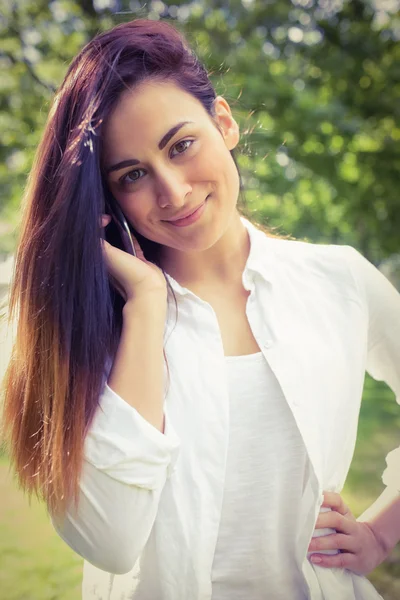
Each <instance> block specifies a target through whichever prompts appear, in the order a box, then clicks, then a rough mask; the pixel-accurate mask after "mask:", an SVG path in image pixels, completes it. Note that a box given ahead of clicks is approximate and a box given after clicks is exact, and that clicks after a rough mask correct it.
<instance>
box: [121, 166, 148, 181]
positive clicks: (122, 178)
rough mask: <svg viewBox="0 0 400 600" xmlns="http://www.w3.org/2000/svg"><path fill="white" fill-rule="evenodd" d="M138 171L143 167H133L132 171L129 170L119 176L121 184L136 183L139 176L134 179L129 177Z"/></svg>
mask: <svg viewBox="0 0 400 600" xmlns="http://www.w3.org/2000/svg"><path fill="white" fill-rule="evenodd" d="M139 171H144V169H135V170H134V171H129V173H127V174H126V175H124V176H123V177H121V179H120V182H121V183H122V184H125V183H136V181H138V180H139V179H140V177H135V178H134V179H131V175H135V174H136V173H139Z"/></svg>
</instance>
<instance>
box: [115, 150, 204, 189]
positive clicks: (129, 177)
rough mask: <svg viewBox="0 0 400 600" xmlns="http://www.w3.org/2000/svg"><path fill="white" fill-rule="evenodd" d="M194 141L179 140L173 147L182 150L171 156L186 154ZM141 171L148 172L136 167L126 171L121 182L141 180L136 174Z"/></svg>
mask: <svg viewBox="0 0 400 600" xmlns="http://www.w3.org/2000/svg"><path fill="white" fill-rule="evenodd" d="M193 142H194V140H181V141H180V142H177V143H176V144H175V145H174V146H172V149H176V148H182V150H181V151H178V152H177V153H176V154H172V153H171V157H173V156H177V155H179V154H184V152H186V150H187V149H188V148H189V147H190V146H191V145H192V144H193ZM140 171H142V172H144V173H145V172H146V171H144V169H134V170H133V171H129V173H126V175H124V176H123V177H121V179H120V183H121V184H122V185H133V184H134V183H136V182H137V181H139V179H141V177H140V176H137V177H136V176H135V175H136V174H137V173H139V172H140Z"/></svg>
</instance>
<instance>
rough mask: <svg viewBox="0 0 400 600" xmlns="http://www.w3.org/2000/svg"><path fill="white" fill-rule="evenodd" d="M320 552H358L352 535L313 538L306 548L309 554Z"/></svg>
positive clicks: (333, 534) (337, 534)
mask: <svg viewBox="0 0 400 600" xmlns="http://www.w3.org/2000/svg"><path fill="white" fill-rule="evenodd" d="M322 550H346V551H347V552H352V553H355V552H356V550H358V544H357V541H356V540H355V538H354V537H353V536H352V535H346V534H343V533H331V534H329V535H321V536H320V537H316V538H313V539H312V540H311V542H310V545H309V546H308V551H309V552H321V551H322Z"/></svg>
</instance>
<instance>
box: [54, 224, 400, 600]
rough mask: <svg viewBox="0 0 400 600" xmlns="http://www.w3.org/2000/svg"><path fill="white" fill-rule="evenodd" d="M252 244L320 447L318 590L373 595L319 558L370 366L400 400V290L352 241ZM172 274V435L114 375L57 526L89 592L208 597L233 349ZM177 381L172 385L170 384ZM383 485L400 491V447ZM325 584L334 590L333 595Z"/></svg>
mask: <svg viewBox="0 0 400 600" xmlns="http://www.w3.org/2000/svg"><path fill="white" fill-rule="evenodd" d="M242 222H243V223H244V225H245V226H246V228H247V230H248V232H249V235H250V242H251V249H250V255H249V258H248V260H247V264H246V266H245V269H244V272H243V285H244V287H245V288H246V289H247V290H249V291H250V295H249V299H248V302H247V308H246V314H247V317H248V320H249V323H250V326H251V329H252V332H253V335H254V337H255V339H256V340H257V342H258V344H259V347H260V349H261V351H262V353H263V355H264V357H265V359H266V360H267V361H268V363H269V365H270V367H271V369H272V370H273V372H274V374H275V376H276V378H277V380H278V382H279V384H280V386H281V388H282V391H283V394H284V397H285V399H286V401H287V403H288V405H289V407H290V409H291V410H292V413H293V415H294V418H295V420H296V423H297V426H298V428H299V430H300V433H301V435H302V438H303V440H304V443H305V447H306V450H307V453H308V456H309V469H308V471H309V477H308V484H307V485H306V486H305V492H304V496H303V498H302V501H301V502H302V505H301V515H302V520H301V524H300V530H301V531H302V534H301V535H300V536H299V538H298V540H297V542H296V552H297V558H298V564H299V565H302V571H303V574H304V596H305V597H308V598H310V599H311V600H338V598H340V600H354V599H357V600H374V599H377V598H380V597H381V596H380V595H379V594H378V592H377V591H376V590H375V589H374V587H373V586H372V584H371V583H370V582H369V581H368V580H367V579H366V578H365V577H363V576H359V575H356V574H354V573H352V572H351V571H348V570H343V569H326V568H322V567H318V566H317V565H313V564H311V563H310V561H309V560H308V557H307V550H308V545H309V542H310V540H311V537H312V536H313V534H315V532H314V528H315V522H316V519H317V517H318V514H319V510H320V507H321V504H322V500H323V495H322V493H323V491H335V492H341V490H342V488H343V485H344V482H345V479H346V476H347V473H348V470H349V466H350V463H351V460H352V456H353V451H354V446H355V441H356V431H357V422H358V416H359V409H360V401H361V397H362V391H363V384H364V377H365V371H366V370H367V371H368V372H369V373H370V375H371V376H372V377H374V378H375V379H378V380H383V381H385V382H386V383H387V384H388V385H389V386H390V387H391V389H392V390H393V391H394V392H395V394H396V396H397V401H398V402H400V294H399V293H398V292H397V291H396V290H395V288H394V287H393V286H392V284H391V283H389V281H388V280H387V279H386V278H385V277H384V276H383V275H382V274H381V273H380V271H378V269H376V268H375V267H374V266H373V265H372V264H371V263H370V262H368V261H367V260H366V259H365V258H364V257H363V256H362V255H361V254H360V253H359V252H358V251H357V250H355V249H354V248H352V247H351V246H344V245H326V244H313V243H306V242H302V241H294V240H283V239H278V238H271V237H269V236H267V235H266V234H265V233H264V232H262V231H261V230H259V229H257V228H256V227H255V226H254V225H252V224H251V223H250V222H249V221H247V220H246V219H244V218H242ZM168 277H169V281H170V282H171V285H172V286H173V289H174V291H175V294H176V297H177V302H178V320H177V323H176V325H175V317H176V314H175V310H174V302H173V300H172V297H171V295H170V293H169V298H168V305H169V310H168V315H167V319H166V326H165V343H166V346H165V349H166V354H167V359H168V364H169V369H170V385H169V388H168V385H167V381H166V397H165V403H164V410H165V423H166V427H165V434H163V433H161V432H160V431H158V430H157V429H156V428H155V427H153V426H152V425H151V424H150V423H148V422H147V421H146V420H145V419H144V418H143V417H142V416H141V415H140V414H139V413H138V412H137V411H136V410H135V409H134V408H133V407H131V406H130V405H128V403H127V402H125V401H124V400H123V399H122V398H120V397H119V396H118V395H117V394H116V393H114V392H113V390H111V389H110V387H109V386H108V385H107V383H106V377H107V371H108V370H109V368H110V365H108V366H107V369H106V375H105V384H104V390H103V393H102V395H101V398H100V405H101V408H100V409H99V410H98V411H97V413H96V415H95V419H94V422H93V424H92V426H91V429H90V431H89V433H88V434H87V437H86V440H85V456H84V469H83V475H82V478H81V482H80V488H81V505H80V510H79V512H78V514H73V513H72V512H71V511H70V512H69V513H68V514H67V517H66V519H65V521H64V522H62V523H56V522H55V521H54V519H53V524H54V526H55V528H56V530H57V532H58V533H59V535H60V536H61V537H62V538H63V539H64V540H65V542H66V543H67V544H68V545H69V546H70V547H71V548H72V549H73V550H75V551H76V552H77V553H78V554H80V555H81V556H82V557H83V558H84V559H85V562H84V577H83V599H84V600H94V599H98V600H100V599H102V600H122V599H127V598H129V599H134V600H210V599H211V594H212V586H211V569H212V561H213V556H214V550H215V546H216V542H217V536H218V527H219V522H220V517H221V506H222V497H223V488H224V473H225V468H226V456H227V445H228V410H229V398H228V385H227V378H226V370H225V359H224V350H223V346H222V341H221V335H220V330H219V326H218V322H217V318H216V316H215V313H214V311H213V309H212V307H211V306H210V305H209V304H208V303H207V302H205V301H203V300H201V299H200V298H199V297H198V296H196V295H195V294H194V293H192V292H191V291H189V290H188V289H186V288H184V287H182V286H181V285H179V284H178V283H177V282H176V281H175V280H174V279H172V277H170V276H168ZM167 388H168V392H167ZM382 478H383V483H384V484H385V485H386V486H394V487H396V489H398V490H400V448H398V449H396V450H393V451H392V452H391V453H389V455H388V457H387V468H386V469H385V471H384V473H383V476H382ZM321 590H322V593H321Z"/></svg>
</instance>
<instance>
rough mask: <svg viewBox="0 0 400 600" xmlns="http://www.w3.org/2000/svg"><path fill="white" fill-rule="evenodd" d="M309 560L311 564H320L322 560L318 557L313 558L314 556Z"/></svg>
mask: <svg viewBox="0 0 400 600" xmlns="http://www.w3.org/2000/svg"><path fill="white" fill-rule="evenodd" d="M310 560H311V562H313V563H320V562H322V558H321V557H320V556H314V555H312V557H311V558H310Z"/></svg>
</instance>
